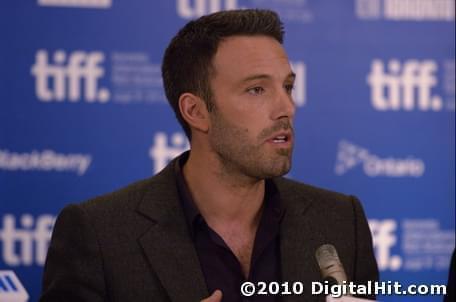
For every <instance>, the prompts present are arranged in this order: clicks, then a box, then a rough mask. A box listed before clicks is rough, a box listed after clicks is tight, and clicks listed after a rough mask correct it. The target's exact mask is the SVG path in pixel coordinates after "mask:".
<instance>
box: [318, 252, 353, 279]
mask: <svg viewBox="0 0 456 302" xmlns="http://www.w3.org/2000/svg"><path fill="white" fill-rule="evenodd" d="M315 257H316V258H317V262H318V266H319V267H320V272H321V275H322V277H323V280H324V281H328V282H329V285H335V284H340V285H342V284H343V283H344V281H345V283H346V282H347V281H348V280H347V275H346V274H345V270H344V267H343V265H342V263H341V262H340V260H339V256H338V255H337V251H336V248H335V247H334V245H332V244H323V245H322V246H320V247H319V248H318V249H317V251H316V252H315Z"/></svg>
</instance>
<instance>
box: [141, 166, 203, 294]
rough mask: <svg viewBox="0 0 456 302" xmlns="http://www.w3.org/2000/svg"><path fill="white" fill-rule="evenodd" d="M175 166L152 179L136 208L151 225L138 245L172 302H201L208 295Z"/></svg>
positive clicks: (169, 167)
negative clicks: (177, 184) (181, 200)
mask: <svg viewBox="0 0 456 302" xmlns="http://www.w3.org/2000/svg"><path fill="white" fill-rule="evenodd" d="M174 162H175V161H172V162H171V163H170V164H169V165H168V166H167V167H166V168H165V169H164V170H163V171H162V172H161V173H160V174H159V175H157V176H156V177H155V178H154V181H153V182H152V183H151V189H149V191H148V192H146V194H145V195H144V198H143V200H142V202H141V203H140V204H139V207H138V209H137V211H138V212H139V213H141V214H142V215H144V216H146V217H147V218H149V219H151V220H152V221H153V223H152V226H151V227H150V229H149V230H148V231H147V232H146V233H145V234H144V235H143V236H141V237H140V238H139V244H140V245H141V247H142V248H143V250H144V254H145V256H146V258H147V260H148V261H149V263H150V264H151V266H152V269H153V271H154V272H155V273H156V274H157V276H158V278H159V279H160V281H161V283H162V285H163V287H164V288H165V290H166V291H167V293H168V296H169V297H170V299H171V301H172V302H187V301H200V300H201V299H203V298H206V297H208V296H209V294H208V292H207V286H206V283H205V280H204V276H203V273H202V271H201V266H200V263H199V260H198V256H197V253H196V250H195V247H194V245H193V242H192V240H191V237H190V233H189V230H188V227H187V223H186V220H185V216H184V213H183V210H182V207H181V205H180V203H179V195H178V192H177V188H176V180H175V176H174V171H173V165H174ZM152 187H153V188H152Z"/></svg>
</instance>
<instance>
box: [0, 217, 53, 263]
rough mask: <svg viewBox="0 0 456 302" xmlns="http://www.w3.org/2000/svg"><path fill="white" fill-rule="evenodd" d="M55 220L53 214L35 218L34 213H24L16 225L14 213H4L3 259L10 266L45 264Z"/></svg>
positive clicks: (2, 227)
mask: <svg viewBox="0 0 456 302" xmlns="http://www.w3.org/2000/svg"><path fill="white" fill-rule="evenodd" d="M54 222H55V217H54V216H52V215H40V216H38V217H37V218H36V219H34V218H33V216H32V215H29V214H24V215H22V216H21V217H20V219H19V225H16V217H15V216H14V215H11V214H7V215H4V216H3V225H2V226H1V229H0V243H1V247H2V250H1V253H2V254H1V255H2V258H3V261H4V262H5V263H6V264H7V265H10V266H18V265H24V266H30V265H33V264H34V263H35V264H37V265H43V264H44V261H45V259H46V253H47V249H48V245H49V241H50V239H51V234H52V228H53V226H54ZM34 250H35V253H34Z"/></svg>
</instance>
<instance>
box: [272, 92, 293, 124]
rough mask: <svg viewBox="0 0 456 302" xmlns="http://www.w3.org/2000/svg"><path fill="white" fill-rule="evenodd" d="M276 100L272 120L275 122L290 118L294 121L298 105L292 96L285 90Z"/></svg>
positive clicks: (278, 94)
mask: <svg viewBox="0 0 456 302" xmlns="http://www.w3.org/2000/svg"><path fill="white" fill-rule="evenodd" d="M275 99H276V101H275V103H274V110H273V116H272V118H273V119H274V120H277V119H281V118H288V119H290V120H291V121H292V120H293V118H294V115H295V112H296V105H295V102H294V100H293V97H292V96H291V94H290V93H288V92H287V91H286V90H285V89H281V91H280V92H279V93H277V96H276V98H275Z"/></svg>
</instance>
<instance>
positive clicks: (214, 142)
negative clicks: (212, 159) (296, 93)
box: [209, 36, 295, 179]
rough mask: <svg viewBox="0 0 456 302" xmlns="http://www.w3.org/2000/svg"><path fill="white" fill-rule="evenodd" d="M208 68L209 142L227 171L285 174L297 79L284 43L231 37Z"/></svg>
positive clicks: (266, 175)
mask: <svg viewBox="0 0 456 302" xmlns="http://www.w3.org/2000/svg"><path fill="white" fill-rule="evenodd" d="M212 65H213V67H214V76H213V77H212V78H211V89H212V94H213V99H214V100H213V101H214V103H215V110H214V111H213V112H211V114H210V120H211V126H210V129H209V143H210V146H211V148H212V150H213V151H214V152H215V153H216V154H217V156H218V157H219V159H220V162H221V163H222V165H223V168H224V169H225V172H228V173H231V172H235V173H241V174H242V175H246V176H248V177H251V178H256V179H264V178H269V177H274V176H279V175H283V174H285V173H287V172H288V171H289V170H290V168H291V155H292V150H293V129H292V122H293V116H294V113H295V107H294V103H293V100H292V97H291V91H292V88H293V83H294V78H295V76H294V74H293V72H292V71H291V68H290V64H289V62H288V58H287V55H286V53H285V50H284V49H283V47H282V45H281V44H280V43H279V42H277V41H276V40H274V39H273V38H270V37H266V36H235V37H229V38H226V39H225V40H223V41H222V42H221V43H220V45H219V48H218V50H217V53H216V54H215V57H214V59H213V61H212Z"/></svg>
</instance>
